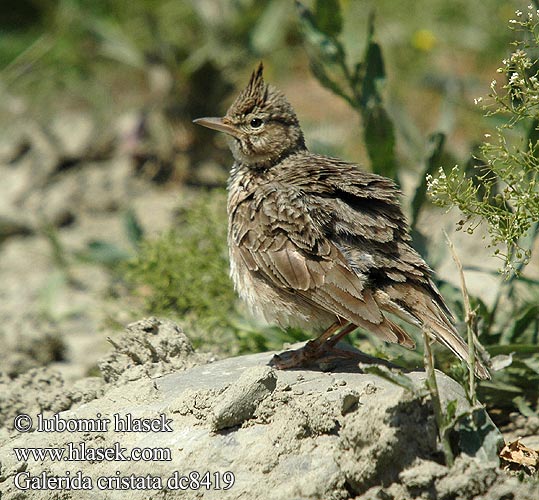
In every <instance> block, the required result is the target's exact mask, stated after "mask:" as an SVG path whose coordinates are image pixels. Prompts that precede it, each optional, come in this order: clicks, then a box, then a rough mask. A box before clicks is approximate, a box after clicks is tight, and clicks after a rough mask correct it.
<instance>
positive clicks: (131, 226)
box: [123, 209, 144, 247]
mask: <svg viewBox="0 0 539 500" xmlns="http://www.w3.org/2000/svg"><path fill="white" fill-rule="evenodd" d="M123 222H124V226H125V231H126V233H127V239H128V240H129V242H130V243H131V244H132V245H133V246H134V247H138V245H139V244H140V242H141V241H142V238H143V237H144V230H143V229H142V226H141V225H140V222H139V221H138V219H137V214H136V213H135V211H134V210H131V209H129V210H128V211H127V212H126V213H125V215H124V220H123Z"/></svg>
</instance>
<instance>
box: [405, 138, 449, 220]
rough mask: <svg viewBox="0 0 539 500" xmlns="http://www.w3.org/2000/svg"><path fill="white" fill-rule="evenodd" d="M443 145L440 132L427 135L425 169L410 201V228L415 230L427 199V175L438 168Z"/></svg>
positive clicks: (443, 140)
mask: <svg viewBox="0 0 539 500" xmlns="http://www.w3.org/2000/svg"><path fill="white" fill-rule="evenodd" d="M444 144H445V134H443V133H442V132H437V133H434V134H431V135H429V138H428V146H427V151H428V152H427V158H426V161H425V169H424V170H423V173H422V174H421V177H420V179H421V181H420V183H419V185H418V186H417V188H416V191H415V195H414V197H413V199H412V210H411V213H412V217H411V224H410V225H411V227H412V228H415V226H416V224H417V220H418V218H419V213H420V211H421V208H422V207H423V204H424V203H425V200H426V198H427V175H429V174H431V175H432V174H433V173H434V172H435V171H436V170H437V168H438V167H439V166H440V160H441V157H442V151H443V149H444Z"/></svg>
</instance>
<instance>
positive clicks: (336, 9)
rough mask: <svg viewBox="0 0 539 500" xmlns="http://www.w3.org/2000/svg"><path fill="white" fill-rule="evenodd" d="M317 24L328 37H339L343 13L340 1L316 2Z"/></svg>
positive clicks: (324, 0)
mask: <svg viewBox="0 0 539 500" xmlns="http://www.w3.org/2000/svg"><path fill="white" fill-rule="evenodd" d="M315 18H316V24H317V25H318V28H319V29H320V31H323V32H324V33H325V34H326V35H328V36H337V35H339V33H340V32H341V31H342V24H343V20H342V12H341V6H340V4H339V0H316V5H315Z"/></svg>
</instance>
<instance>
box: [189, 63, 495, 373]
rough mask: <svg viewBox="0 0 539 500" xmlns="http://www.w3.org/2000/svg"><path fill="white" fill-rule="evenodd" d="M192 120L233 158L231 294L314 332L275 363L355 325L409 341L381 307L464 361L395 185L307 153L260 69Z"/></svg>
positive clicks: (315, 354) (328, 345)
mask: <svg viewBox="0 0 539 500" xmlns="http://www.w3.org/2000/svg"><path fill="white" fill-rule="evenodd" d="M195 123H197V124H199V125H203V126H205V127H209V128H212V129H215V130H219V131H221V132H225V133H226V134H228V137H229V145H230V149H231V150H232V154H233V156H234V160H235V162H234V165H233V167H232V170H231V173H230V179H229V183H228V193H229V194H228V217H229V220H228V245H229V251H230V268H231V276H232V279H233V281H234V285H235V287H236V289H237V291H238V293H239V295H240V296H241V298H242V299H244V300H245V301H246V302H247V304H248V305H249V307H250V308H251V309H252V310H253V311H254V312H255V313H259V314H261V315H262V316H263V317H264V318H265V319H266V320H267V321H269V322H272V321H275V322H277V323H278V324H279V325H280V326H282V327H285V326H300V327H307V328H309V329H318V331H323V333H322V334H321V335H320V336H319V337H318V338H317V339H316V340H311V341H309V342H308V343H307V344H306V346H305V347H304V348H302V349H299V350H297V351H288V352H286V353H283V354H281V355H280V356H275V358H274V359H273V360H272V362H273V364H274V365H275V366H277V367H278V368H289V367H293V366H297V365H301V364H302V363H305V362H308V361H310V360H314V359H317V358H319V357H321V356H322V355H323V354H325V353H326V352H328V351H331V349H332V348H333V346H334V345H335V344H336V342H337V341H338V340H339V339H341V338H342V337H343V336H344V335H346V334H348V333H350V332H351V331H353V330H354V329H356V328H358V327H360V328H364V329H365V330H368V331H370V332H372V333H374V334H376V335H378V337H380V338H381V339H383V340H385V341H387V342H396V343H399V344H401V345H403V346H405V347H408V348H413V347H414V342H413V340H412V339H411V338H410V336H409V335H408V334H407V333H406V332H405V331H404V330H403V329H402V328H401V327H400V326H398V325H397V324H396V323H394V322H393V321H392V320H391V319H390V318H388V317H387V316H386V313H390V314H392V315H394V316H397V317H399V318H401V319H403V320H405V321H407V322H408V323H411V324H414V325H417V326H419V327H421V328H423V329H424V330H425V331H426V332H427V333H428V334H429V335H430V336H431V337H432V338H434V339H436V340H437V341H439V342H440V343H442V344H443V345H444V346H446V347H447V348H448V349H450V350H451V351H452V352H453V353H454V354H455V355H456V356H458V357H459V358H460V359H462V360H465V361H468V347H467V345H466V343H465V342H464V341H463V340H462V338H461V337H460V336H459V334H458V333H457V331H456V330H455V327H454V326H453V317H452V315H451V312H450V311H449V309H448V308H447V306H446V304H445V302H444V300H443V298H442V296H441V295H440V292H439V291H438V290H437V288H436V286H435V285H434V283H433V282H432V279H431V274H432V271H431V270H430V269H429V267H428V266H427V264H426V263H425V261H424V260H423V259H422V258H421V256H420V255H419V254H418V253H417V252H416V251H415V250H414V249H413V248H412V246H411V244H410V236H409V234H408V227H407V224H406V221H405V218H404V215H403V213H402V211H401V208H400V206H399V201H398V196H399V191H398V190H397V189H396V187H395V185H394V183H393V182H392V181H391V180H390V179H386V178H385V177H381V176H379V175H375V174H371V173H367V172H363V171H361V170H360V169H359V168H358V167H357V166H356V165H354V164H351V163H348V162H345V161H342V160H338V159H335V158H328V157H326V156H321V155H317V154H313V153H310V152H309V151H308V150H307V148H306V146H305V142H304V139H303V133H302V131H301V128H300V125H299V122H298V119H297V117H296V114H295V112H294V110H293V109H292V107H291V106H290V104H289V103H288V101H287V99H286V98H285V96H284V95H283V94H282V93H281V92H279V91H278V90H277V89H275V88H274V87H272V86H270V85H266V84H265V83H264V80H263V77H262V64H260V66H259V67H258V69H257V70H256V71H255V72H254V73H253V74H252V76H251V79H250V81H249V84H248V85H247V87H246V88H245V89H244V90H243V91H242V92H241V94H240V95H239V96H238V97H237V98H236V100H235V101H234V103H233V104H232V106H230V109H229V110H228V111H227V113H226V115H225V116H224V117H223V118H199V119H198V120H195ZM475 366H476V374H477V375H478V376H479V377H481V378H489V373H488V371H487V370H486V368H485V367H484V366H483V365H482V364H481V363H480V362H479V361H478V362H477V363H476V365H475Z"/></svg>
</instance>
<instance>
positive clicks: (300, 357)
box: [270, 340, 357, 370]
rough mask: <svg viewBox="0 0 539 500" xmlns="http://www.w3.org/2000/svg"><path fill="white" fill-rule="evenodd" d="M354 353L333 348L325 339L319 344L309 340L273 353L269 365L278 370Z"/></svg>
mask: <svg viewBox="0 0 539 500" xmlns="http://www.w3.org/2000/svg"><path fill="white" fill-rule="evenodd" d="M355 355H357V353H354V352H351V351H346V350H344V349H337V348H335V347H334V345H333V343H331V342H327V341H326V342H324V343H322V344H320V343H317V342H316V341H313V340H310V341H309V342H307V343H306V344H305V345H304V346H303V347H301V348H299V349H295V350H293V351H284V352H282V353H280V354H275V356H273V358H272V359H271V361H270V365H271V366H273V367H274V368H277V369H278V370H288V369H290V368H297V367H300V366H305V365H308V364H310V363H313V362H315V361H321V362H324V363H325V362H328V361H330V360H334V359H336V358H351V357H354V356H355Z"/></svg>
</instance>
